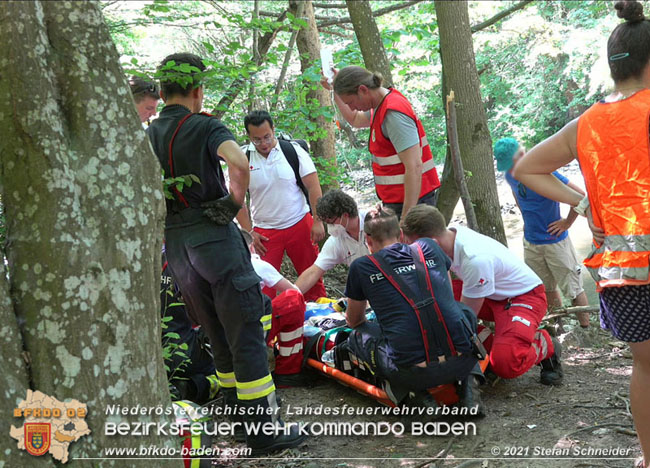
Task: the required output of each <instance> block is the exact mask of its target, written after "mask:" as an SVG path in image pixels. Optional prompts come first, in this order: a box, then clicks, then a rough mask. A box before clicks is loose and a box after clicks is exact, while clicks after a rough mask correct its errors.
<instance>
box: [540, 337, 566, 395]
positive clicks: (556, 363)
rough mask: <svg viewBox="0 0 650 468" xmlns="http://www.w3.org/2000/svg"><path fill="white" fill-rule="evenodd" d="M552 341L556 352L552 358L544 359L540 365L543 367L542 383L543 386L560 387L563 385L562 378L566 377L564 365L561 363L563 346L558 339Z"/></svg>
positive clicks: (541, 373)
mask: <svg viewBox="0 0 650 468" xmlns="http://www.w3.org/2000/svg"><path fill="white" fill-rule="evenodd" d="M552 340H553V348H554V349H555V352H554V353H553V355H552V356H551V357H549V358H547V359H544V360H543V361H541V362H540V363H539V365H540V366H541V367H542V370H541V372H540V381H541V382H542V384H543V385H560V384H562V378H563V377H564V372H563V371H562V364H561V363H560V357H562V345H561V344H560V342H559V341H558V340H557V339H556V338H552Z"/></svg>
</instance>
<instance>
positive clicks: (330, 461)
mask: <svg viewBox="0 0 650 468" xmlns="http://www.w3.org/2000/svg"><path fill="white" fill-rule="evenodd" d="M575 171H576V169H575V168H573V169H572V170H570V171H569V174H567V175H568V176H569V177H570V178H572V179H578V177H572V174H573V175H575ZM565 174H566V172H565ZM497 180H498V183H499V184H498V186H499V196H500V200H501V205H502V212H503V216H504V225H505V226H506V231H507V234H508V239H509V245H510V246H511V248H512V250H513V251H514V252H515V253H517V254H518V255H520V256H521V247H520V246H521V231H522V223H521V220H520V219H519V212H518V211H517V210H516V208H514V209H513V207H514V201H513V200H512V195H511V194H510V192H509V188H508V187H507V184H505V183H504V182H503V178H502V177H500V178H498V179H497ZM576 181H577V180H576ZM355 182H356V184H355V186H351V187H346V188H345V190H346V191H350V192H356V195H357V200H361V201H360V205H361V206H362V207H363V206H370V205H371V204H372V203H373V194H372V190H369V189H368V186H369V183H368V174H361V175H360V176H358V178H357V179H355ZM370 183H371V181H370ZM359 187H361V188H359ZM456 218H457V219H456V220H457V221H461V222H462V218H463V216H462V213H461V212H459V213H458V216H457V217H456ZM585 230H586V223H582V222H577V223H576V225H574V227H572V229H571V231H570V232H571V235H572V238H574V243H576V240H575V238H577V239H581V240H580V243H582V244H584V243H585V242H586V243H587V244H588V239H589V235H588V232H587V233H585ZM574 231H578V232H574ZM584 239H586V241H584ZM577 249H578V250H579V251H580V250H581V248H580V247H579V246H577ZM289 275H290V273H289ZM345 277H346V269H345V268H344V267H337V268H336V269H335V270H333V271H332V272H329V273H328V274H327V275H326V277H325V282H326V286H327V287H328V292H329V293H330V295H331V297H339V296H341V295H342V291H343V290H344V287H345ZM584 280H585V289H586V290H587V291H588V295H589V297H590V303H592V304H595V303H597V302H596V298H595V295H594V293H593V290H594V287H593V282H591V279H590V278H588V277H585V278H584ZM589 283H590V284H589ZM562 326H563V331H564V333H561V334H558V338H559V339H560V341H561V342H562V343H563V355H562V363H563V368H564V384H563V385H562V386H560V387H546V386H544V385H541V384H540V383H539V368H538V367H536V366H535V367H533V368H532V369H531V370H530V371H529V372H528V373H526V374H525V375H523V376H521V377H519V378H517V379H513V380H501V379H497V380H492V381H490V382H488V383H487V384H485V385H483V386H482V387H481V395H482V399H483V402H484V405H485V407H486V411H487V415H486V416H485V417H484V418H482V419H478V420H476V419H474V420H472V419H466V420H463V419H458V418H456V419H454V418H446V419H442V420H436V421H437V422H447V423H449V424H452V423H454V422H457V423H458V424H460V426H458V424H457V426H456V427H458V428H461V427H462V430H463V431H466V432H463V433H462V434H460V435H455V436H452V435H439V434H429V435H418V434H413V432H414V431H417V429H418V428H421V427H422V425H421V424H422V423H424V422H431V421H432V420H431V419H429V420H427V419H426V418H414V417H411V416H409V417H407V416H386V415H382V414H375V415H366V414H364V415H351V416H319V415H299V414H296V413H297V412H300V411H302V412H304V411H306V409H309V408H311V409H314V408H318V407H321V405H322V406H323V408H332V409H337V408H338V409H339V410H341V409H343V408H354V409H357V408H363V409H365V410H364V411H370V412H371V413H372V412H374V411H380V410H381V408H382V405H380V404H379V403H377V402H375V401H374V400H372V399H370V398H368V397H365V396H363V395H361V394H359V393H357V392H356V391H354V390H353V389H351V388H348V387H344V386H342V385H340V384H339V383H337V382H335V381H333V380H329V379H327V378H324V377H318V376H315V380H314V386H313V387H307V388H290V389H279V390H278V393H279V394H280V396H281V398H282V400H283V411H284V412H290V413H291V414H287V415H285V416H284V419H285V420H286V421H291V422H295V421H305V422H316V423H320V424H321V426H319V427H323V426H322V423H325V422H334V423H337V424H338V423H341V422H345V421H347V422H355V423H365V422H385V423H388V424H389V425H391V426H390V427H391V428H392V429H393V430H394V431H396V432H392V433H390V434H388V435H379V436H377V435H373V434H372V432H370V433H369V434H368V435H347V436H343V435H339V436H337V435H327V436H314V437H311V438H309V439H308V440H307V442H306V443H304V444H303V445H302V446H301V447H299V448H298V449H296V450H288V451H285V452H283V453H279V454H276V455H275V456H274V457H273V458H269V459H254V460H253V459H245V458H234V459H233V458H230V459H229V458H221V459H216V460H214V461H213V466H219V467H235V466H236V467H249V468H253V467H304V468H319V467H382V468H384V467H385V468H388V467H405V468H406V467H412V468H423V467H443V466H444V467H466V466H476V467H506V466H507V467H522V468H524V467H545V468H552V467H632V466H633V460H634V459H635V458H636V457H638V456H639V455H640V448H639V444H638V442H637V438H636V436H635V433H634V428H633V425H632V418H631V416H630V413H629V393H628V392H629V388H628V387H629V376H630V374H631V370H632V360H631V355H630V352H629V349H628V348H627V346H626V345H625V344H624V343H621V342H617V341H615V340H614V339H613V338H612V337H611V336H610V335H609V333H607V332H605V331H603V330H601V329H600V327H599V321H598V318H597V317H596V316H595V315H594V316H592V317H591V328H590V329H589V330H587V331H585V330H582V329H580V328H579V327H578V326H577V321H576V320H575V319H574V318H573V317H567V318H563V319H562ZM345 405H347V406H345ZM400 423H401V424H403V425H404V433H403V434H399V429H400V426H399V424H400ZM418 423H420V425H419V426H418ZM466 423H467V424H466ZM358 427H360V425H359V426H358ZM426 427H427V428H428V429H430V430H433V429H434V426H433V425H431V424H429V425H428V426H426ZM437 429H438V431H442V430H444V429H445V426H438V427H437ZM217 445H218V446H221V447H227V446H233V443H232V441H228V440H223V441H218V442H217Z"/></svg>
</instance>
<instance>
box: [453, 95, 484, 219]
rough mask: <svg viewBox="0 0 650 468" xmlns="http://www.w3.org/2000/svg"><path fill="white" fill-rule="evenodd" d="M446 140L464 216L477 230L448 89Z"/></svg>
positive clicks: (454, 112) (454, 111) (454, 105)
mask: <svg viewBox="0 0 650 468" xmlns="http://www.w3.org/2000/svg"><path fill="white" fill-rule="evenodd" d="M447 141H449V149H450V154H451V162H452V163H453V165H454V177H455V179H456V186H457V187H458V191H459V192H460V198H461V200H462V201H463V207H464V208H465V217H466V219H467V226H469V228H470V229H473V230H475V231H478V230H479V229H478V221H477V220H476V213H475V212H474V205H472V197H471V196H470V194H469V189H468V188H467V181H466V180H465V171H464V170H463V161H462V159H461V155H460V147H459V146H458V132H457V127H456V102H455V100H454V91H453V90H451V91H449V95H448V96H447Z"/></svg>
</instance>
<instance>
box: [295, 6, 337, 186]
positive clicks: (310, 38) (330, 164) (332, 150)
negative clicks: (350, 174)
mask: <svg viewBox="0 0 650 468" xmlns="http://www.w3.org/2000/svg"><path fill="white" fill-rule="evenodd" d="M302 4H303V10H302V17H303V18H305V20H306V21H307V27H306V28H302V29H300V31H299V32H298V37H297V39H296V43H297V44H298V52H300V68H301V70H302V71H303V73H304V72H305V71H306V70H307V69H308V68H309V67H311V66H312V65H313V64H314V63H316V62H320V48H321V45H320V38H319V37H318V29H316V20H315V19H314V6H313V5H312V2H311V0H307V1H302ZM289 8H290V10H291V13H292V14H294V15H295V14H296V13H297V11H298V0H289ZM307 100H317V101H318V102H319V103H320V105H321V107H331V106H332V99H331V98H330V94H329V93H328V92H327V91H326V90H325V89H324V88H323V87H322V86H321V85H320V84H317V85H316V86H314V89H311V90H310V91H309V92H308V93H307ZM315 122H316V124H317V125H318V127H320V128H322V129H324V130H325V131H326V133H325V136H324V137H323V138H320V139H318V140H314V141H311V142H310V143H311V152H312V155H313V156H315V157H316V161H315V163H316V165H317V167H318V169H319V171H318V172H319V177H320V180H321V184H322V185H324V186H327V187H337V186H338V181H337V180H336V179H335V178H333V177H331V176H330V177H324V176H326V174H332V172H333V169H334V168H336V145H335V139H334V123H333V122H332V120H331V119H326V118H325V117H324V116H322V115H319V116H318V117H316V119H315ZM319 158H322V160H323V161H324V162H325V164H320V163H319V162H318V159H319Z"/></svg>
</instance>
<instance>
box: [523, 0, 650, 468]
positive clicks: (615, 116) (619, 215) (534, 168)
mask: <svg viewBox="0 0 650 468" xmlns="http://www.w3.org/2000/svg"><path fill="white" fill-rule="evenodd" d="M615 8H616V10H617V11H618V16H619V17H620V18H624V19H625V20H626V21H625V23H622V24H620V25H618V26H617V27H616V29H614V31H613V32H612V34H611V35H610V37H609V40H608V42H607V55H608V58H609V67H610V71H611V75H612V78H613V79H614V84H615V89H614V92H612V93H611V94H610V95H609V96H607V97H606V98H605V99H603V100H602V101H600V102H598V103H596V104H594V105H593V106H592V107H591V108H589V110H587V111H586V112H585V113H584V114H583V115H582V116H581V117H580V118H578V119H576V120H574V121H572V122H570V123H569V124H567V125H566V126H565V127H564V128H563V129H562V130H560V131H559V132H558V133H557V134H555V135H553V136H552V137H550V138H548V139H547V140H546V141H544V142H542V143H540V144H539V145H537V146H536V147H535V148H533V149H532V150H531V151H530V152H528V154H526V155H525V156H524V157H523V158H522V159H521V160H520V161H519V163H518V164H517V165H516V166H515V169H514V174H513V175H514V177H515V178H516V179H518V180H519V181H521V183H523V184H525V185H526V186H528V187H530V188H531V189H533V190H535V191H536V192H538V193H540V194H541V195H543V196H545V197H548V198H551V199H554V200H557V201H559V202H563V203H568V204H570V205H572V206H577V205H578V203H579V202H580V201H581V198H582V195H580V194H578V193H577V192H575V191H573V190H572V189H571V188H569V187H567V186H566V185H564V184H562V183H561V182H560V181H559V180H557V179H555V178H554V177H553V176H552V175H551V172H552V171H553V170H555V169H557V168H558V167H560V166H563V165H565V164H567V163H569V162H570V161H571V160H572V159H574V158H578V161H579V162H580V168H581V170H582V174H583V176H584V178H585V186H586V189H587V194H588V196H589V201H590V203H591V207H590V209H589V211H588V213H587V214H588V215H589V216H590V217H591V218H592V223H593V224H594V225H595V226H596V228H598V229H601V230H602V231H604V240H603V241H602V242H600V237H601V236H599V237H598V239H599V240H598V241H596V240H594V250H593V251H592V252H591V253H590V255H589V256H588V257H587V259H586V260H585V265H586V266H587V269H588V270H589V272H590V273H591V275H592V277H593V278H594V280H595V281H596V283H597V285H598V291H599V293H600V308H601V325H602V326H603V328H607V329H609V330H611V332H612V333H613V335H614V336H615V337H616V338H618V339H620V340H623V341H626V342H628V343H629V345H630V349H631V350H632V357H633V360H634V365H633V368H632V378H631V379H630V400H631V403H632V415H633V417H634V424H635V427H636V430H637V434H638V435H639V440H640V442H641V449H642V450H643V454H644V458H643V459H642V460H639V461H638V465H637V466H645V467H647V466H648V462H649V461H650V394H649V393H648V391H647V389H648V388H650V129H649V125H650V89H649V88H650V21H649V20H647V19H645V16H644V15H643V6H642V5H641V4H640V3H638V2H636V1H626V2H616V4H615ZM600 234H601V235H602V232H600Z"/></svg>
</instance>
